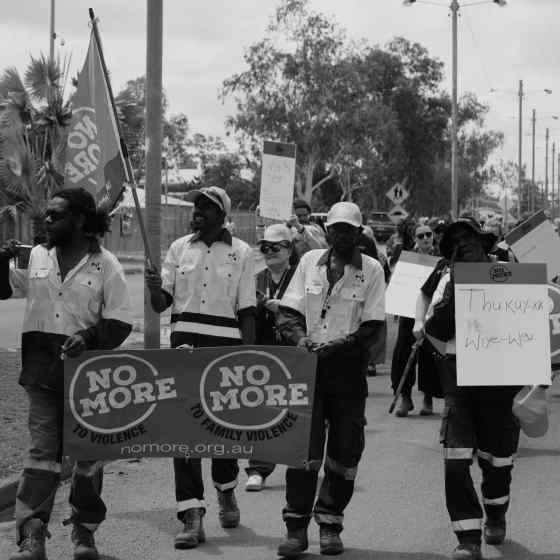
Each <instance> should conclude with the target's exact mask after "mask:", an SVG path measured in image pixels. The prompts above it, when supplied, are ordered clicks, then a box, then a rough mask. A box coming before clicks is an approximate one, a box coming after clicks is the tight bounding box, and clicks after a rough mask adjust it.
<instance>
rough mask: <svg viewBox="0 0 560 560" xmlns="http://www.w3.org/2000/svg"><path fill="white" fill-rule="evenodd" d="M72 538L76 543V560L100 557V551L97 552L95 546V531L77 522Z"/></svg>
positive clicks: (96, 559)
mask: <svg viewBox="0 0 560 560" xmlns="http://www.w3.org/2000/svg"><path fill="white" fill-rule="evenodd" d="M70 538H71V539H72V542H73V543H74V560H98V559H99V552H97V548H95V539H94V538H93V531H90V530H89V529H86V527H84V526H83V525H80V524H79V523H76V524H74V526H73V528H72V536H71V537H70Z"/></svg>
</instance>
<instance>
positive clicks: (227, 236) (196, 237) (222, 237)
mask: <svg viewBox="0 0 560 560" xmlns="http://www.w3.org/2000/svg"><path fill="white" fill-rule="evenodd" d="M232 239H233V238H232V236H231V233H230V232H229V231H228V230H227V229H226V228H223V229H222V231H221V232H220V234H219V235H218V237H216V239H214V241H223V242H224V243H226V244H227V245H229V246H231V245H232V243H233V240H232ZM196 241H202V240H201V238H200V232H199V231H197V232H195V233H194V234H193V236H192V237H191V238H190V240H189V243H195V242H196Z"/></svg>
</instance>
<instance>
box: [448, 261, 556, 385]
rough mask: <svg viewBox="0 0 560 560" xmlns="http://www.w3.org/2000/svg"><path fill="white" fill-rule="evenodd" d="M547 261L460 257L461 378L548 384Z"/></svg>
mask: <svg viewBox="0 0 560 560" xmlns="http://www.w3.org/2000/svg"><path fill="white" fill-rule="evenodd" d="M548 314H549V302H548V285H547V283H546V266H545V265H544V264H511V263H480V264H479V263H476V264H471V263H457V264H456V265H455V326H456V347H457V384H458V385H460V386H472V385H548V384H550V369H551V368H550V329H549V315H548Z"/></svg>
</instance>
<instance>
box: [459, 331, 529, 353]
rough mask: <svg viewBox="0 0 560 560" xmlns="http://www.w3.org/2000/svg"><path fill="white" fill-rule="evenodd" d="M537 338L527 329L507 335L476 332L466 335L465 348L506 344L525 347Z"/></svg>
mask: <svg viewBox="0 0 560 560" xmlns="http://www.w3.org/2000/svg"><path fill="white" fill-rule="evenodd" d="M533 340H535V335H534V334H533V333H529V332H526V331H517V332H508V333H507V334H506V335H505V336H484V335H482V334H480V333H476V334H475V335H473V336H468V335H467V336H466V337H465V348H472V349H473V350H486V349H487V348H490V347H492V346H497V345H506V346H517V347H518V348H523V346H526V345H527V344H529V343H531V342H533Z"/></svg>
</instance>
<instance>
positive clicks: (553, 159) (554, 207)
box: [550, 142, 556, 218]
mask: <svg viewBox="0 0 560 560" xmlns="http://www.w3.org/2000/svg"><path fill="white" fill-rule="evenodd" d="M555 163H556V142H552V175H551V178H552V185H551V188H550V192H551V193H552V210H551V214H550V216H551V218H554V215H555V212H556V206H555V202H554V200H555V196H554V174H555V172H554V164H555Z"/></svg>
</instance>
